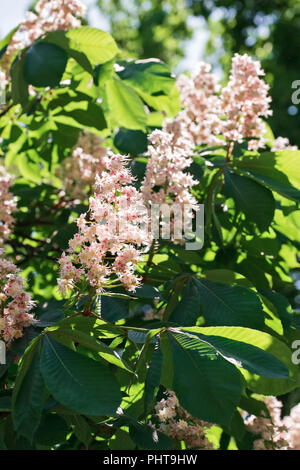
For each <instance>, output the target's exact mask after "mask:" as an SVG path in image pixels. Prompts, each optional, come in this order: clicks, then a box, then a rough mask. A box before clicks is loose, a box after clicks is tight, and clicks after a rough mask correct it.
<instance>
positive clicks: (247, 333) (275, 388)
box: [188, 326, 300, 395]
mask: <svg viewBox="0 0 300 470" xmlns="http://www.w3.org/2000/svg"><path fill="white" fill-rule="evenodd" d="M188 330H189V331H191V332H193V331H195V332H197V331H199V329H198V327H189V328H188ZM201 330H202V331H201V333H202V334H207V335H216V336H222V337H225V338H229V339H233V340H236V341H241V342H243V343H247V344H251V345H253V346H256V347H257V348H260V349H263V350H264V351H266V352H268V353H269V354H272V356H274V357H275V358H277V359H279V361H280V362H282V363H283V364H284V365H285V366H286V367H287V368H288V370H289V372H290V378H289V379H287V378H276V379H274V378H267V377H260V376H258V375H257V374H254V373H251V372H249V371H247V370H243V369H241V372H242V374H243V376H244V378H245V379H246V381H247V387H248V388H249V389H250V390H252V391H253V392H255V393H262V394H263V395H283V394H284V393H287V392H289V391H291V390H293V389H294V388H296V387H297V384H299V383H300V382H299V381H300V374H299V370H298V367H297V366H296V365H294V364H293V363H292V352H291V349H290V348H289V347H288V346H287V345H286V344H284V343H283V342H281V341H279V340H278V339H276V338H274V337H273V336H271V335H269V334H268V333H264V332H262V331H257V330H251V329H250V328H238V327H226V326H224V327H222V326H220V327H208V328H205V329H204V328H201ZM298 386H299V385H298Z"/></svg>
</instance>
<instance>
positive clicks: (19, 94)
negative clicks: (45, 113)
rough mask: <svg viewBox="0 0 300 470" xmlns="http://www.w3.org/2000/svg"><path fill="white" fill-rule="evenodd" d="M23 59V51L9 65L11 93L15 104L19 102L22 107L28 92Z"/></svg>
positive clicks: (26, 99) (26, 100)
mask: <svg viewBox="0 0 300 470" xmlns="http://www.w3.org/2000/svg"><path fill="white" fill-rule="evenodd" d="M24 60H25V53H24V52H23V53H22V54H21V56H20V57H19V58H17V59H16V60H15V61H14V62H13V64H12V67H11V71H10V74H11V94H12V99H13V102H14V103H15V104H17V103H20V104H21V105H22V106H23V107H24V106H26V104H27V103H28V98H29V92H28V83H27V82H26V81H25V78H24V72H23V67H24Z"/></svg>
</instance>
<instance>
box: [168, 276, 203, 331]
mask: <svg viewBox="0 0 300 470" xmlns="http://www.w3.org/2000/svg"><path fill="white" fill-rule="evenodd" d="M200 312H201V295H200V291H199V288H198V285H197V281H196V280H195V279H194V278H190V279H188V281H187V283H186V286H185V288H184V291H183V294H182V298H181V300H180V302H179V304H178V305H177V306H176V307H175V309H174V310H173V312H172V314H171V316H170V318H169V320H170V321H171V322H174V323H178V324H179V325H182V326H186V325H194V324H195V323H196V320H197V318H198V316H199V315H200Z"/></svg>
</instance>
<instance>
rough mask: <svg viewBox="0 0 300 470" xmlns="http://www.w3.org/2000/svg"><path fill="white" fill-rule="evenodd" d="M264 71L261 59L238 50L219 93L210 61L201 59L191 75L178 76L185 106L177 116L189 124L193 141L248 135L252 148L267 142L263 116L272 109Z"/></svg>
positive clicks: (233, 139) (230, 139)
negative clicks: (253, 58)
mask: <svg viewBox="0 0 300 470" xmlns="http://www.w3.org/2000/svg"><path fill="white" fill-rule="evenodd" d="M263 75H264V71H263V70H262V69H261V66H260V63H259V62H258V61H254V60H252V59H251V57H249V56H248V55H247V54H244V55H239V54H235V56H234V57H233V59H232V68H231V72H230V76H229V81H228V84H227V86H226V87H224V88H223V89H222V91H221V93H220V94H218V91H219V88H218V85H217V82H216V79H215V77H214V76H213V75H212V74H211V66H210V65H209V64H205V63H203V62H201V63H200V64H199V66H198V69H197V70H196V71H195V72H194V73H193V74H192V75H191V77H190V78H189V77H187V76H185V75H182V76H180V77H179V78H178V80H177V86H178V88H179V91H180V95H181V101H182V104H183V106H184V108H185V109H184V110H183V111H182V112H181V113H179V115H178V116H177V118H176V120H179V121H180V122H181V123H182V125H183V126H184V127H185V128H186V130H187V132H188V133H189V134H190V136H191V138H192V140H193V142H194V145H203V144H205V145H222V143H223V144H230V143H231V142H242V140H243V139H245V138H247V139H249V144H248V146H249V149H258V148H259V147H261V146H264V138H263V136H264V134H265V132H266V128H265V124H264V122H263V120H262V118H263V117H265V118H267V117H268V116H270V115H271V114H272V112H271V111H270V109H269V105H270V101H271V98H270V97H269V96H268V90H269V86H268V85H267V84H266V83H265V82H264V81H263V80H262V78H260V77H261V76H263ZM221 136H223V138H224V139H225V141H224V140H222V138H221ZM252 138H253V139H252Z"/></svg>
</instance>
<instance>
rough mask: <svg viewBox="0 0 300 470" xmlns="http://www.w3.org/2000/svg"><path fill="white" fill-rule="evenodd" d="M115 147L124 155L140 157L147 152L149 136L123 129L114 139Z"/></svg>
mask: <svg viewBox="0 0 300 470" xmlns="http://www.w3.org/2000/svg"><path fill="white" fill-rule="evenodd" d="M114 145H115V146H116V147H117V148H118V149H119V150H120V151H121V152H123V153H130V154H132V155H138V154H140V153H144V152H146V150H147V134H146V133H145V132H142V131H133V130H130V129H124V128H121V129H119V131H118V132H117V134H116V135H115V137H114Z"/></svg>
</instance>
